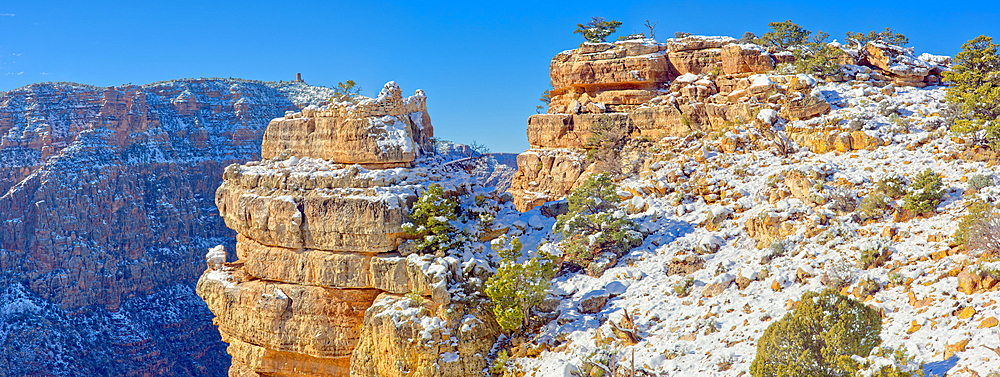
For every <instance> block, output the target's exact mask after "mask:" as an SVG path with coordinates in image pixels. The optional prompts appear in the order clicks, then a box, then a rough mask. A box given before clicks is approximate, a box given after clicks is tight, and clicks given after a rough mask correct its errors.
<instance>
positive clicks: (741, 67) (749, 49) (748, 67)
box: [721, 44, 775, 75]
mask: <svg viewBox="0 0 1000 377" xmlns="http://www.w3.org/2000/svg"><path fill="white" fill-rule="evenodd" d="M721 58H722V71H723V72H725V73H726V74H727V75H733V74H739V73H751V72H753V73H764V72H768V71H771V70H774V66H775V63H774V57H773V56H772V55H771V54H770V53H768V52H767V50H765V49H764V48H763V47H761V46H758V45H753V44H732V45H727V46H725V47H722V53H721Z"/></svg>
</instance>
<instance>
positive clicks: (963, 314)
mask: <svg viewBox="0 0 1000 377" xmlns="http://www.w3.org/2000/svg"><path fill="white" fill-rule="evenodd" d="M974 315H976V309H973V308H972V307H967V308H965V309H962V311H960V312H958V319H969V318H972V316H974Z"/></svg>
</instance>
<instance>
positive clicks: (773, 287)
mask: <svg viewBox="0 0 1000 377" xmlns="http://www.w3.org/2000/svg"><path fill="white" fill-rule="evenodd" d="M771 290H772V291H775V292H781V283H779V282H778V279H775V280H774V281H773V282H771Z"/></svg>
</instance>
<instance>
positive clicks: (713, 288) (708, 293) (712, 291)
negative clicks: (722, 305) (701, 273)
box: [701, 283, 728, 297]
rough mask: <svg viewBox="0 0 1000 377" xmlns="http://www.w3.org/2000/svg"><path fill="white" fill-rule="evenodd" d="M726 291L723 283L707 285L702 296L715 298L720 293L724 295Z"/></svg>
mask: <svg viewBox="0 0 1000 377" xmlns="http://www.w3.org/2000/svg"><path fill="white" fill-rule="evenodd" d="M726 285H728V284H726ZM725 290H726V287H724V286H723V285H722V283H713V284H709V285H706V286H705V288H702V290H701V295H702V296H704V297H715V296H718V295H719V294H720V293H722V292H723V291H725Z"/></svg>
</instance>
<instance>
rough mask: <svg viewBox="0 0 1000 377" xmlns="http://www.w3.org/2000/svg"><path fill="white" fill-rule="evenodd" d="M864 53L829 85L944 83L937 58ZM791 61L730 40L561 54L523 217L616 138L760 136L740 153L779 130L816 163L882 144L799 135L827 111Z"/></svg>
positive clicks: (525, 170)
mask: <svg viewBox="0 0 1000 377" xmlns="http://www.w3.org/2000/svg"><path fill="white" fill-rule="evenodd" d="M862 50H863V51H857V50H851V49H847V48H844V52H845V53H844V56H846V57H848V58H845V59H847V60H850V61H845V62H843V63H844V64H845V66H844V69H843V70H841V72H840V73H838V74H836V75H831V76H828V77H825V79H826V80H827V81H839V82H849V81H852V80H861V81H867V80H873V81H874V82H877V83H879V84H880V85H882V86H885V85H889V84H896V85H910V86H924V85H926V84H927V83H934V82H937V81H938V78H937V76H936V75H937V74H939V73H940V72H941V69H942V67H941V66H939V65H938V64H937V63H934V62H931V61H930V60H934V59H933V58H935V57H933V56H930V57H926V59H927V60H924V58H916V57H914V56H913V55H912V50H908V49H902V48H898V47H895V46H885V45H882V44H877V43H868V44H867V45H866V46H863V49H862ZM852 59H853V60H852ZM793 61H794V58H793V56H792V54H791V53H790V52H787V51H775V52H771V51H768V50H766V49H764V48H763V47H760V46H757V45H753V44H740V43H738V41H737V40H736V39H734V38H730V37H705V36H688V37H684V38H672V39H669V40H667V41H666V43H662V42H658V41H655V40H652V39H632V40H625V41H617V42H614V43H589V42H588V43H583V44H582V45H580V47H579V48H576V49H573V50H568V51H564V52H561V53H559V54H557V55H556V56H555V57H554V58H552V61H551V64H550V67H549V74H550V76H551V81H552V86H553V88H554V89H553V90H551V91H550V94H551V102H550V106H549V110H548V114H539V115H532V116H530V117H529V118H528V128H527V135H528V142H529V143H530V145H531V149H529V150H528V151H525V152H524V153H522V154H520V155H519V156H518V157H517V166H518V171H517V173H516V174H515V176H514V178H513V179H512V183H511V187H510V192H511V193H512V194H513V196H514V202H515V204H516V205H517V208H518V209H519V210H521V211H527V210H529V209H531V208H533V207H536V206H538V205H541V204H542V203H544V202H546V201H550V200H556V199H560V198H562V197H564V196H565V195H566V194H568V193H569V192H570V191H571V190H572V189H573V188H575V187H576V186H577V185H579V184H580V183H582V182H583V181H584V180H585V179H586V177H587V176H588V175H589V174H590V173H593V172H595V168H596V167H595V166H594V164H593V162H594V158H593V157H590V158H588V157H587V156H586V153H585V152H586V151H587V150H589V149H592V148H594V146H595V145H596V144H594V143H595V140H594V139H592V137H593V136H594V135H595V134H597V133H600V132H605V133H607V130H608V129H609V128H610V129H614V130H615V131H616V132H619V133H621V134H623V135H624V136H625V138H626V139H629V140H632V141H636V140H643V139H645V140H651V141H654V142H655V141H659V140H660V139H662V138H664V137H687V136H689V135H693V134H699V133H700V134H703V135H704V134H709V133H720V134H724V133H725V130H727V129H729V128H731V127H734V126H745V125H751V126H753V127H759V128H761V129H762V130H761V131H760V132H757V133H756V135H757V136H758V137H757V139H758V140H732V141H730V144H729V145H730V146H732V147H733V148H736V147H739V146H740V145H743V144H746V143H756V142H759V141H762V140H765V139H767V138H768V137H772V138H773V136H774V134H773V133H771V132H772V126H773V125H776V124H777V126H778V128H781V129H783V131H784V132H786V134H787V135H788V137H790V138H791V139H792V140H794V141H796V142H798V143H799V144H800V145H803V146H806V147H808V148H810V149H811V150H813V151H814V152H817V153H824V152H825V151H832V150H836V151H840V152H844V151H850V150H856V149H870V148H874V147H875V146H878V145H881V144H882V140H875V139H873V138H872V137H871V136H868V135H866V134H865V133H864V132H860V133H858V132H855V133H851V134H847V135H843V134H842V133H841V132H839V131H831V132H827V131H826V130H822V129H819V130H817V129H815V128H810V129H803V128H797V126H796V125H795V124H794V122H795V121H801V120H807V119H811V118H815V117H817V116H819V115H822V114H825V113H827V112H829V111H830V104H829V103H828V99H827V98H826V97H825V96H824V94H823V93H821V92H820V91H818V90H816V84H817V80H816V79H815V78H814V77H812V76H808V75H796V74H787V73H781V72H778V71H777V70H776V69H777V68H778V67H779V65H780V64H782V63H790V62H793ZM939 63H942V64H947V62H939ZM786 123H788V125H787V126H785V124H786ZM595 130H597V131H595ZM769 135H770V136H769ZM626 144H627V143H626ZM624 153H626V154H628V153H629V152H628V151H624ZM636 157H637V156H635V155H633V156H631V157H630V158H628V159H627V160H630V161H631V162H632V163H633V165H634V164H638V165H642V164H643V161H642V159H641V156H640V158H636ZM622 160H626V159H622ZM623 168H626V169H634V168H636V166H632V167H623ZM638 168H640V169H641V168H642V166H638ZM623 173H629V172H623Z"/></svg>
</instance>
